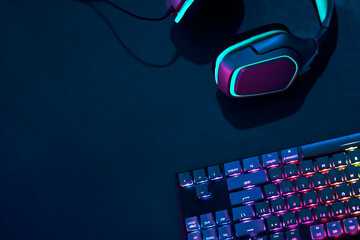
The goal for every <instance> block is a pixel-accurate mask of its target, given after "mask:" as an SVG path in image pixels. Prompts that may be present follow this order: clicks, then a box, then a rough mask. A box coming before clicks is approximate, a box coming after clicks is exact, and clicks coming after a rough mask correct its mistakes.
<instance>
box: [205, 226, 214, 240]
mask: <svg viewBox="0 0 360 240" xmlns="http://www.w3.org/2000/svg"><path fill="white" fill-rule="evenodd" d="M202 234H203V240H218V237H217V235H216V230H215V229H214V228H210V229H206V230H204V231H203V232H202Z"/></svg>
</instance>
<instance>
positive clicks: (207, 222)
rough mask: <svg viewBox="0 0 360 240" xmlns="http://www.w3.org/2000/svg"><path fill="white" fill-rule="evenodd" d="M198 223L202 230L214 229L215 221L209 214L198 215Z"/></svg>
mask: <svg viewBox="0 0 360 240" xmlns="http://www.w3.org/2000/svg"><path fill="white" fill-rule="evenodd" d="M200 222H201V227H202V228H210V227H215V221H214V218H213V216H212V214H211V213H207V214H203V215H200Z"/></svg>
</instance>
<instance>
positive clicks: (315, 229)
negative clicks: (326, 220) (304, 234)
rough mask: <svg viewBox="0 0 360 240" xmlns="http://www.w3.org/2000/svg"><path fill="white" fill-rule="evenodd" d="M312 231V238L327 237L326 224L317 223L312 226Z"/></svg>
mask: <svg viewBox="0 0 360 240" xmlns="http://www.w3.org/2000/svg"><path fill="white" fill-rule="evenodd" d="M310 233H311V237H312V239H323V238H326V236H327V235H326V232H325V229H324V225H322V224H320V225H315V226H311V227H310Z"/></svg>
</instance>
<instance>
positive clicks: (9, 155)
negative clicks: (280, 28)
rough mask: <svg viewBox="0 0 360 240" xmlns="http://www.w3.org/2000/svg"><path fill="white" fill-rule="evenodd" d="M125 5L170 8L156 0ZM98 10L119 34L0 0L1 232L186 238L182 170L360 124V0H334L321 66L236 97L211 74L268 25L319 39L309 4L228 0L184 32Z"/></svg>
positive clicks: (156, 10) (88, 19)
mask: <svg viewBox="0 0 360 240" xmlns="http://www.w3.org/2000/svg"><path fill="white" fill-rule="evenodd" d="M116 2H118V4H119V5H121V6H123V7H124V8H127V9H129V10H131V11H133V12H136V13H138V14H139V15H147V16H159V15H160V16H161V15H162V14H163V13H164V11H165V8H164V3H163V1H161V0H158V1H145V0H141V1H116ZM285 2H286V3H285ZM140 4H141V5H140ZM225 5H226V4H225ZM94 6H95V8H96V9H97V10H98V11H100V12H101V13H102V14H103V15H104V17H106V18H107V19H108V22H109V23H110V24H111V25H112V26H113V29H114V30H115V31H116V32H117V34H118V39H117V38H116V36H115V35H114V33H113V32H112V31H111V29H110V28H109V25H108V24H106V22H105V21H104V19H103V18H101V17H100V16H99V14H98V13H97V12H96V11H95V10H94V9H93V8H91V7H90V6H89V5H86V4H84V3H80V2H75V1H70V0H63V1H45V0H42V1H40V0H39V1H30V0H24V1H15V0H5V1H1V2H0V19H1V21H0V29H1V37H0V109H1V112H2V114H1V117H0V193H1V195H0V238H1V239H6V240H12V239H16V240H19V239H21V240H23V239H24V240H25V239H38V240H40V239H44V240H49V239H67V240H70V239H87V240H90V239H96V240H98V239H145V237H146V239H158V240H160V239H164V240H166V239H174V240H178V239H179V240H180V239H181V233H180V225H179V224H180V223H179V213H178V209H177V202H176V193H175V187H174V174H175V173H176V172H180V171H184V170H189V169H193V168H197V167H203V166H208V165H210V164H216V163H219V162H222V161H227V160H232V159H236V158H239V157H245V156H250V155H254V154H259V153H266V152H268V151H272V150H278V149H281V148H285V147H289V146H295V145H299V144H302V143H309V142H313V141H317V140H322V139H326V138H331V137H335V136H341V135H345V134H349V133H354V132H358V131H359V130H360V124H359V123H360V122H359V119H360V105H359V102H360V97H359V96H360V94H359V93H360V79H359V71H360V58H359V56H360V48H359V44H358V42H359V41H358V38H359V36H360V29H359V25H360V14H359V9H360V8H359V7H360V2H359V1H358V0H346V1H345V0H336V8H337V16H338V35H337V39H335V40H334V41H335V42H336V40H337V43H336V48H334V53H333V55H332V57H331V58H330V59H329V60H328V62H325V63H322V67H323V69H322V70H319V71H318V72H317V73H315V74H309V75H307V76H305V77H302V78H300V79H298V81H297V82H296V83H295V84H294V85H293V86H292V88H291V89H290V90H289V91H287V92H286V93H284V94H280V95H276V96H271V97H266V98H261V99H251V100H240V101H229V100H228V99H226V98H224V96H223V95H222V94H221V93H219V92H217V90H216V86H215V83H214V80H213V74H212V70H211V69H212V60H213V59H214V57H215V56H216V54H217V53H218V51H219V50H220V49H221V48H222V47H224V42H225V40H229V39H230V38H231V36H232V35H234V34H235V33H240V32H242V31H245V30H249V29H251V28H254V27H256V26H260V25H263V24H267V23H272V22H280V23H284V24H285V23H286V24H287V25H288V27H289V28H290V29H291V30H292V32H293V33H295V34H298V35H300V36H311V35H312V34H314V33H315V32H316V30H317V26H318V25H317V16H316V14H315V10H314V8H313V7H312V5H311V2H310V1H308V2H307V1H302V0H296V1H282V0H272V1H267V0H246V1H244V3H243V4H242V2H237V3H235V5H234V6H233V7H232V6H230V7H229V4H228V5H227V6H226V7H222V8H221V7H219V8H218V12H217V13H216V12H215V13H214V12H211V13H207V14H204V16H205V17H207V18H206V19H205V20H202V21H199V22H198V23H197V25H194V26H193V27H190V28H185V29H184V28H181V27H179V26H174V24H173V22H172V20H170V19H167V20H165V21H163V22H158V23H153V22H144V21H140V20H137V19H134V18H131V17H129V16H126V15H124V14H122V13H120V12H118V11H116V10H115V9H112V8H110V7H109V6H108V5H106V4H103V3H99V2H96V3H94ZM244 6H245V11H244ZM258 6H261V8H259V7H258ZM219 16H220V17H219ZM299 19H300V20H299ZM126 49H127V50H126ZM153 65H164V66H162V67H160V66H158V67H155V66H153ZM320 65H321V64H320ZM315 80H316V81H315Z"/></svg>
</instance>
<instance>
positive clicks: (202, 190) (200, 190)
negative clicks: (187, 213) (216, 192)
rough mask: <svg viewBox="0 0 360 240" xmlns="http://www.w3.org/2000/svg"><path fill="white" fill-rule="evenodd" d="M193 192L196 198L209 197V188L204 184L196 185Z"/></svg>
mask: <svg viewBox="0 0 360 240" xmlns="http://www.w3.org/2000/svg"><path fill="white" fill-rule="evenodd" d="M195 191H196V196H197V197H198V198H209V197H210V193H209V188H208V185H207V184H206V183H203V184H199V185H196V186H195Z"/></svg>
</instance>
